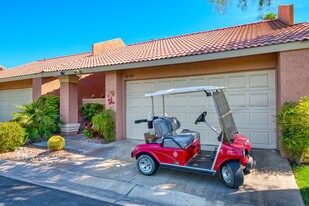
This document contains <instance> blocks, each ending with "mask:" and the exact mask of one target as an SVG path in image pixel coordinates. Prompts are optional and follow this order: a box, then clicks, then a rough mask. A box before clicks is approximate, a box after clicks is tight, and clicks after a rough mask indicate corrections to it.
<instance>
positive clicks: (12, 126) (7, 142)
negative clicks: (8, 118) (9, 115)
mask: <svg viewBox="0 0 309 206" xmlns="http://www.w3.org/2000/svg"><path fill="white" fill-rule="evenodd" d="M25 142H26V131H25V129H24V128H22V127H21V126H20V125H19V124H18V123H16V122H6V123H1V124H0V152H8V151H14V150H15V149H17V148H19V147H20V146H22V145H23V144H24V143H25Z"/></svg>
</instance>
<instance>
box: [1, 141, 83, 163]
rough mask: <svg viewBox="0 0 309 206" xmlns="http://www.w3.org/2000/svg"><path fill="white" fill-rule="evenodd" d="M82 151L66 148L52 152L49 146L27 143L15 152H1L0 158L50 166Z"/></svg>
mask: <svg viewBox="0 0 309 206" xmlns="http://www.w3.org/2000/svg"><path fill="white" fill-rule="evenodd" d="M80 153H81V152H80V151H76V150H70V149H64V150H61V151H55V152H50V151H49V149H48V148H47V147H40V146H35V145H27V146H23V147H20V148H18V149H16V150H15V151H14V152H6V153H0V160H11V161H18V162H26V163H27V164H31V165H39V166H49V165H52V164H53V163H55V162H57V161H60V160H64V159H67V158H68V157H69V156H71V155H74V154H80Z"/></svg>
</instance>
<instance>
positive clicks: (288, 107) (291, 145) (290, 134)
mask: <svg viewBox="0 0 309 206" xmlns="http://www.w3.org/2000/svg"><path fill="white" fill-rule="evenodd" d="M276 120H277V126H278V127H279V128H280V131H281V138H280V143H281V146H282V148H283V150H284V151H285V152H286V154H287V155H288V156H289V158H290V159H291V160H296V161H297V162H299V163H301V161H302V159H303V158H304V156H305V153H306V151H308V149H309V138H308V137H309V98H308V97H303V98H301V100H300V101H299V103H298V104H297V103H295V102H286V103H284V105H283V106H282V108H281V113H280V114H279V115H277V116H276Z"/></svg>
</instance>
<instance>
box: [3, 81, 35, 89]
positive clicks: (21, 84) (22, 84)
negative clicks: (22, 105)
mask: <svg viewBox="0 0 309 206" xmlns="http://www.w3.org/2000/svg"><path fill="white" fill-rule="evenodd" d="M31 87H32V80H31V79H27V80H20V81H14V82H1V83H0V90H8V89H24V88H31Z"/></svg>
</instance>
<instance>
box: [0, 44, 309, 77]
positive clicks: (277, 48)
mask: <svg viewBox="0 0 309 206" xmlns="http://www.w3.org/2000/svg"><path fill="white" fill-rule="evenodd" d="M308 48H309V41H308V40H306V41H298V42H292V43H286V44H278V45H270V46H263V47H254V48H247V49H238V50H231V51H224V52H218V53H211V54H202V55H195V56H184V57H177V58H168V59H159V60H152V61H144V62H136V63H127V64H119V65H110V66H99V67H91V68H82V69H75V70H65V75H74V74H76V70H79V72H81V73H82V74H87V73H95V72H105V71H114V70H125V69H133V68H143V67H153V66H163V65H172V64H183V63H193V62H200V61H208V60H218V59H226V58H233V57H241V56H250V55H258V54H267V53H274V52H282V51H291V50H299V49H308ZM52 76H60V75H59V72H44V73H40V74H33V75H25V76H18V77H10V78H5V79H0V82H10V81H17V80H24V79H32V78H40V77H52Z"/></svg>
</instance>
